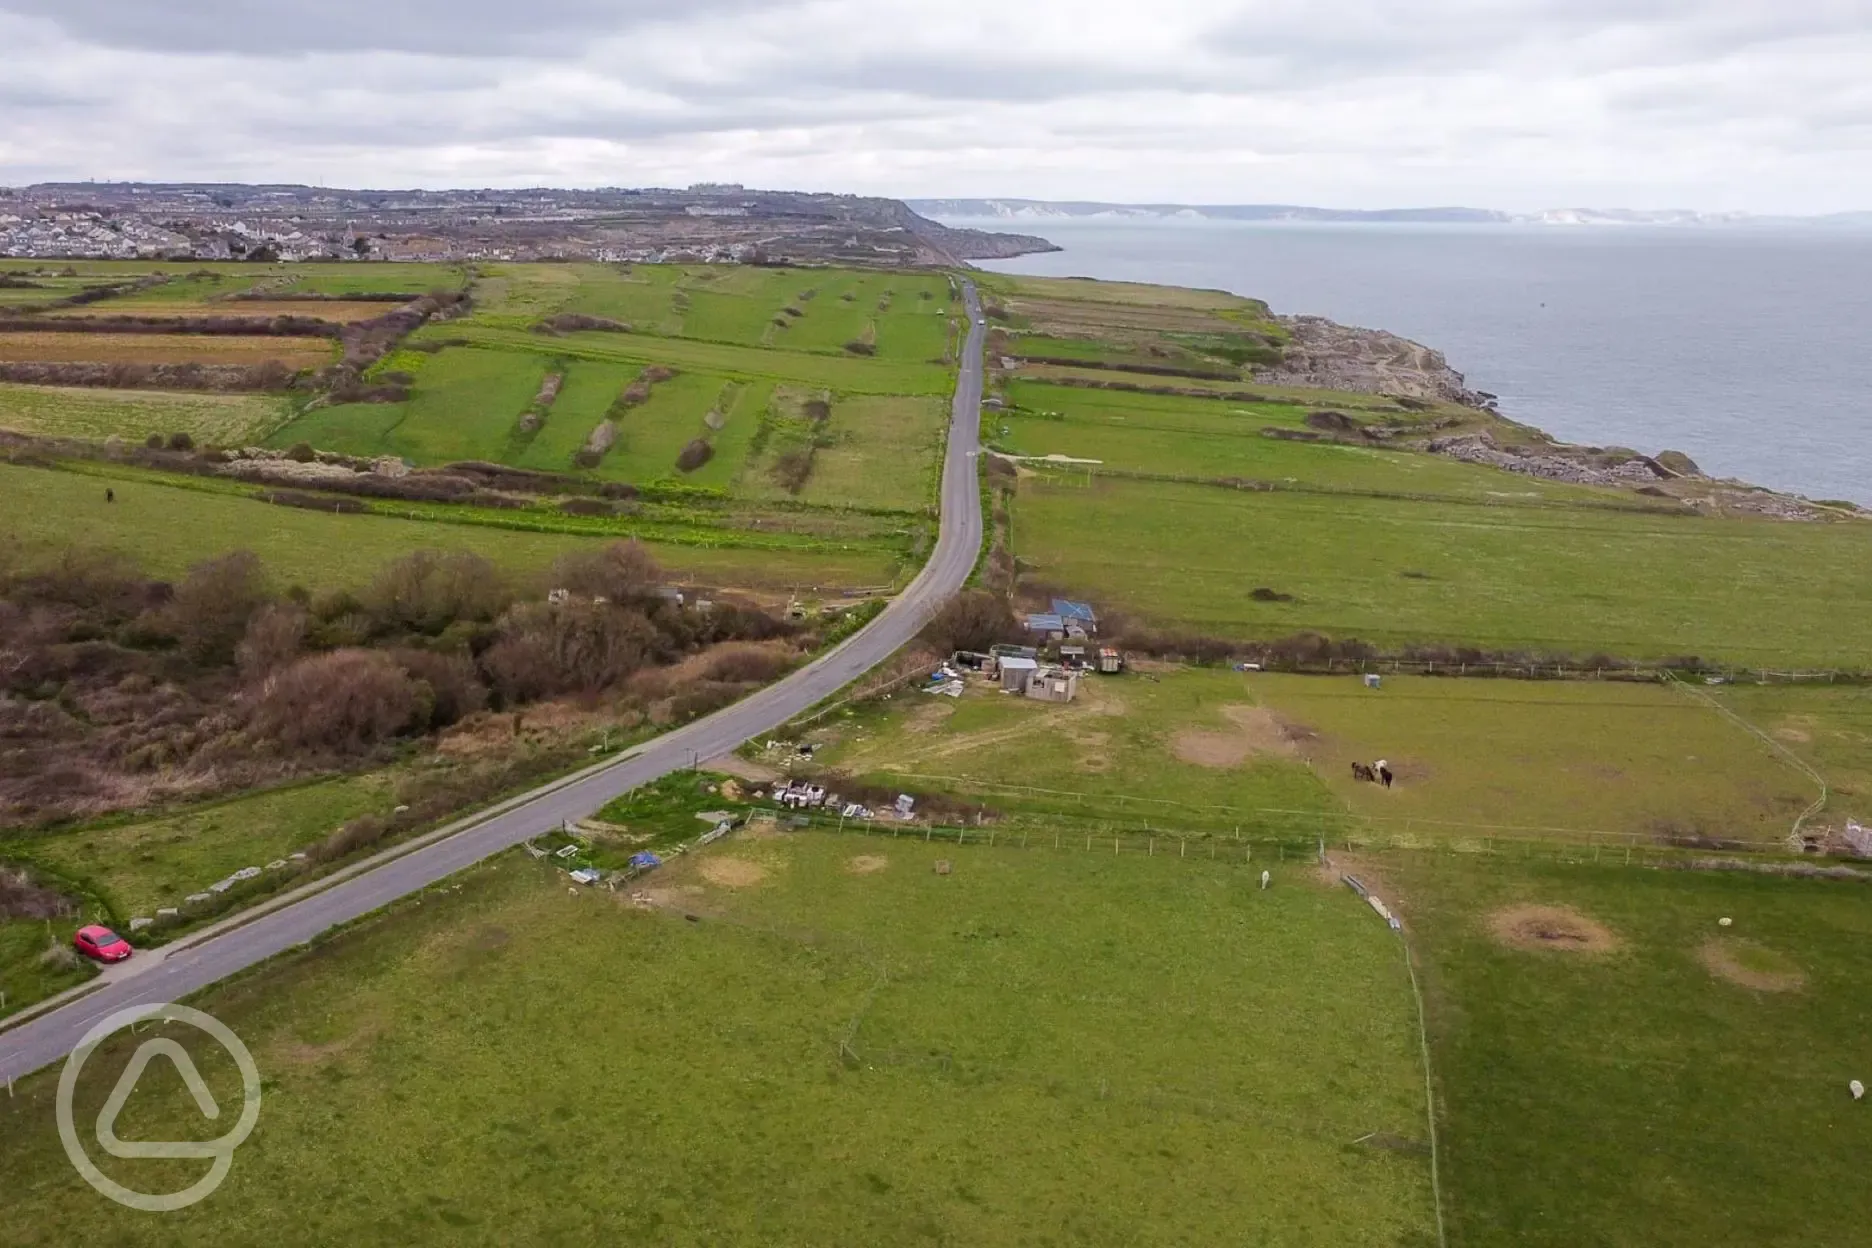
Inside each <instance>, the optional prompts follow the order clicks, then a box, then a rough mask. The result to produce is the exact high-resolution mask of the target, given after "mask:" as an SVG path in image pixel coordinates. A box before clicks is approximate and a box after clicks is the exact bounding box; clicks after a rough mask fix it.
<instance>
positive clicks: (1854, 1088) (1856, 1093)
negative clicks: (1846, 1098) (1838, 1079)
mask: <svg viewBox="0 0 1872 1248" xmlns="http://www.w3.org/2000/svg"><path fill="white" fill-rule="evenodd" d="M1846 1088H1847V1090H1848V1091H1850V1092H1851V1093H1852V1094H1853V1100H1855V1101H1857V1100H1861V1099H1863V1098H1864V1097H1865V1084H1863V1083H1860V1082H1859V1081H1858V1080H1857V1079H1854V1080H1853V1081H1852V1082H1851V1083H1849V1084H1847V1085H1846Z"/></svg>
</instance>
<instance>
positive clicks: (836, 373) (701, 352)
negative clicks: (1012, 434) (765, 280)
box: [414, 323, 954, 394]
mask: <svg viewBox="0 0 1872 1248" xmlns="http://www.w3.org/2000/svg"><path fill="white" fill-rule="evenodd" d="M414 338H415V339H416V340H417V341H419V342H422V341H433V342H440V341H445V340H449V339H461V340H463V341H464V342H466V343H467V344H468V345H471V346H482V347H494V348H501V349H505V350H508V351H512V352H515V353H517V354H533V355H545V356H562V357H565V358H567V359H574V360H581V359H582V360H593V361H597V362H600V363H628V364H638V365H644V364H666V365H669V366H671V367H674V368H679V369H682V370H683V371H685V372H698V373H714V374H717V375H719V376H723V377H732V378H735V379H736V380H741V381H760V380H773V381H785V382H792V383H795V384H798V385H807V386H825V387H829V388H831V389H835V390H842V391H851V392H855V393H860V394H946V393H948V392H949V391H950V390H951V389H952V388H953V386H954V378H953V376H952V375H951V372H950V370H949V369H947V368H945V367H944V366H942V365H940V364H929V363H923V362H913V361H900V360H881V359H863V358H859V357H857V356H846V355H838V356H834V355H825V354H814V353H812V352H806V351H792V350H784V349H780V348H771V349H763V348H759V347H744V346H738V345H734V344H730V343H720V342H702V341H696V340H691V339H686V338H653V337H650V336H649V335H647V334H615V333H605V332H602V331H596V330H594V331H589V332H583V333H575V334H567V335H565V336H564V337H544V336H542V335H539V334H533V333H528V332H526V331H523V330H511V329H487V328H483V327H480V326H478V325H474V324H467V323H462V324H450V325H442V326H427V327H425V328H423V329H420V330H418V331H416V334H415V335H414Z"/></svg>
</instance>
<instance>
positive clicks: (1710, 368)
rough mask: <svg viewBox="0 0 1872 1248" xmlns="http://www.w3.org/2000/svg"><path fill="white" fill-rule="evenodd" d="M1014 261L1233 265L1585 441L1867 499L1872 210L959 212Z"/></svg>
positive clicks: (1104, 271) (1149, 271)
mask: <svg viewBox="0 0 1872 1248" xmlns="http://www.w3.org/2000/svg"><path fill="white" fill-rule="evenodd" d="M949 224H955V225H975V226H980V227H983V228H989V229H993V228H997V227H998V228H1001V229H1015V230H1021V231H1024V232H1031V233H1036V234H1041V235H1043V236H1045V237H1047V238H1049V239H1051V240H1052V241H1054V242H1056V243H1058V244H1059V245H1060V246H1062V247H1064V248H1065V250H1064V251H1062V252H1055V253H1049V254H1046V255H1037V256H1023V257H1019V258H1017V259H1014V260H1001V261H984V262H982V267H984V268H989V269H995V270H999V271H1003V272H1009V273H1027V274H1041V275H1047V276H1068V275H1081V276H1087V277H1101V278H1116V279H1124V280H1129V281H1146V282H1164V283H1169V284H1173V285H1178V286H1206V287H1218V288H1221V289H1225V290H1230V291H1234V292H1236V293H1238V294H1244V295H1252V296H1254V297H1255V298H1258V299H1264V300H1266V301H1267V302H1268V303H1269V304H1271V305H1272V306H1273V308H1274V310H1275V311H1276V312H1281V313H1314V314H1317V315H1320V316H1327V317H1331V318H1332V319H1333V320H1335V321H1340V322H1342V323H1344V324H1349V325H1363V326H1370V327H1374V328H1380V329H1388V330H1391V331H1392V332H1394V333H1398V334H1402V335H1404V336H1405V337H1407V338H1413V339H1416V340H1417V341H1419V342H1422V343H1425V344H1427V345H1429V346H1432V347H1435V348H1437V349H1438V350H1440V351H1442V352H1443V353H1444V354H1445V355H1446V356H1447V357H1448V359H1449V362H1450V364H1451V365H1452V366H1453V367H1455V368H1456V369H1457V370H1459V371H1460V372H1462V373H1463V374H1465V375H1466V376H1467V378H1468V380H1469V384H1470V385H1471V386H1473V387H1476V388H1477V389H1481V390H1487V391H1489V392H1491V393H1494V394H1497V395H1499V396H1500V398H1501V410H1502V412H1503V413H1504V414H1505V415H1507V416H1509V417H1511V418H1513V419H1516V420H1520V421H1523V422H1525V423H1528V424H1532V425H1537V426H1539V427H1540V428H1542V429H1545V430H1547V431H1548V432H1550V433H1552V434H1554V435H1555V436H1556V437H1559V438H1562V439H1564V440H1566V441H1569V442H1583V443H1589V444H1592V445H1598V446H1628V447H1632V448H1634V449H1637V450H1641V451H1645V452H1648V453H1656V452H1658V451H1661V450H1665V449H1671V450H1679V451H1683V452H1685V453H1687V454H1688V455H1689V456H1690V457H1691V458H1692V459H1694V460H1696V461H1697V463H1698V465H1699V466H1700V467H1702V469H1703V470H1704V471H1705V472H1706V473H1709V474H1710V475H1712V476H1720V477H1739V478H1742V479H1744V480H1747V481H1752V482H1755V483H1757V484H1761V485H1767V486H1771V487H1773V488H1775V489H1780V490H1787V491H1791V492H1794V493H1799V494H1805V495H1807V496H1808V497H1810V498H1843V499H1851V500H1853V501H1854V502H1858V503H1861V504H1866V505H1872V231H1860V230H1849V229H1829V228H1821V227H1811V228H1804V227H1783V228H1775V229H1770V228H1766V227H1748V228H1740V227H1738V228H1722V229H1716V228H1700V229H1666V228H1656V227H1629V228H1625V227H1557V226H1510V225H1488V226H1455V225H1434V226H1430V225H1315V224H1305V225H1300V224H1284V223H1277V224H1264V223H1229V222H1207V221H1178V220H1173V221H1164V220H1145V221H1137V220H1131V221H1124V220H1120V221H1112V220H1109V219H1105V220H1096V221H1073V220H1061V219H1043V220H1033V221H1029V220H1022V221H1006V220H996V221H976V220H969V221H962V220H952V221H950V222H949Z"/></svg>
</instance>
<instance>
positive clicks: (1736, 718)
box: [1667, 677, 1831, 853]
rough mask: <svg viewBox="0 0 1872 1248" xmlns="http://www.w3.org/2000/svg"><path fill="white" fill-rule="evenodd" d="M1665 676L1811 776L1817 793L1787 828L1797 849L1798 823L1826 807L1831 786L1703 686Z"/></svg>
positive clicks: (1790, 841) (1799, 825) (1798, 838)
mask: <svg viewBox="0 0 1872 1248" xmlns="http://www.w3.org/2000/svg"><path fill="white" fill-rule="evenodd" d="M1667 680H1668V681H1669V683H1671V684H1672V685H1675V686H1676V687H1677V688H1679V689H1681V690H1683V691H1684V692H1685V693H1687V694H1689V695H1690V696H1691V697H1692V698H1693V699H1695V700H1697V701H1699V702H1702V703H1703V704H1704V705H1705V706H1708V707H1709V708H1710V709H1711V710H1713V711H1715V712H1716V713H1717V714H1719V715H1721V716H1723V717H1724V718H1725V719H1727V720H1729V721H1730V722H1732V723H1734V724H1736V725H1737V726H1738V727H1740V728H1741V729H1742V730H1743V731H1745V732H1748V733H1750V734H1752V735H1754V736H1755V737H1756V738H1758V739H1759V740H1761V741H1762V742H1763V743H1764V744H1766V745H1767V746H1768V748H1769V749H1771V750H1773V751H1774V752H1775V753H1776V754H1778V755H1780V756H1781V758H1782V759H1783V760H1785V761H1786V762H1787V763H1788V764H1789V765H1791V766H1792V767H1793V768H1794V769H1795V770H1796V771H1799V772H1800V773H1801V774H1802V775H1805V776H1806V777H1807V778H1808V779H1809V780H1812V781H1813V782H1814V783H1815V784H1817V785H1819V786H1820V796H1819V797H1816V798H1815V799H1814V800H1813V801H1812V802H1811V803H1810V804H1809V805H1808V806H1807V808H1806V809H1805V810H1803V811H1801V813H1800V814H1798V815H1796V816H1794V826H1793V827H1792V828H1790V829H1789V830H1788V845H1789V847H1790V848H1791V849H1793V850H1794V851H1795V852H1796V853H1798V852H1800V849H1801V825H1802V824H1804V823H1806V822H1807V821H1808V820H1809V819H1811V818H1813V817H1814V816H1815V815H1817V814H1819V813H1820V812H1821V811H1822V810H1825V809H1826V804H1827V798H1828V796H1829V795H1830V793H1831V789H1830V787H1829V786H1828V784H1827V780H1826V777H1825V776H1823V775H1821V774H1820V773H1819V772H1818V771H1816V770H1814V768H1813V766H1812V765H1811V764H1809V763H1808V762H1807V760H1806V759H1804V758H1802V757H1801V756H1800V755H1798V754H1796V753H1795V752H1794V751H1793V750H1790V749H1788V747H1787V746H1785V745H1783V744H1782V743H1781V742H1779V741H1777V740H1775V739H1774V738H1773V737H1771V736H1769V735H1768V734H1767V733H1765V732H1763V731H1762V730H1761V729H1760V728H1757V727H1756V726H1755V725H1754V724H1752V723H1750V722H1749V721H1748V720H1746V719H1744V718H1742V716H1741V715H1739V714H1737V713H1736V712H1735V711H1733V710H1731V709H1730V708H1728V707H1726V706H1724V705H1723V704H1722V703H1721V702H1719V701H1718V700H1717V699H1716V698H1714V697H1712V696H1711V695H1709V694H1708V693H1705V692H1704V691H1703V690H1701V689H1698V688H1695V687H1693V686H1691V685H1687V684H1685V683H1684V682H1683V681H1681V680H1678V679H1676V678H1675V677H1667Z"/></svg>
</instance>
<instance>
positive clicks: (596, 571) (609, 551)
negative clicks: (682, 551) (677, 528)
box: [553, 538, 663, 603]
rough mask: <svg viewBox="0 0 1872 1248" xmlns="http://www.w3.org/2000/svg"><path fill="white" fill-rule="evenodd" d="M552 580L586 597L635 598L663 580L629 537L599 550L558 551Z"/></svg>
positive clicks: (654, 564) (644, 595) (639, 545)
mask: <svg viewBox="0 0 1872 1248" xmlns="http://www.w3.org/2000/svg"><path fill="white" fill-rule="evenodd" d="M553 583H554V584H555V585H557V586H561V587H563V588H565V589H569V590H571V591H572V592H573V593H575V594H581V595H583V596H585V597H587V598H604V599H607V600H609V601H611V602H620V603H627V602H635V601H639V600H642V599H645V598H648V597H650V596H652V595H653V594H654V593H655V592H656V588H657V586H659V585H661V584H662V583H663V569H662V568H661V567H660V566H659V565H658V564H657V561H656V559H655V558H654V557H653V556H652V555H651V554H650V552H649V551H647V550H645V549H644V548H643V544H642V543H641V542H639V541H637V539H635V538H632V539H631V540H629V541H625V542H612V543H611V544H610V545H609V546H606V547H605V548H604V549H603V550H599V551H592V552H589V553H586V552H578V553H573V554H569V555H561V556H560V557H559V560H558V561H557V562H556V563H554V564H553Z"/></svg>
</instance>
